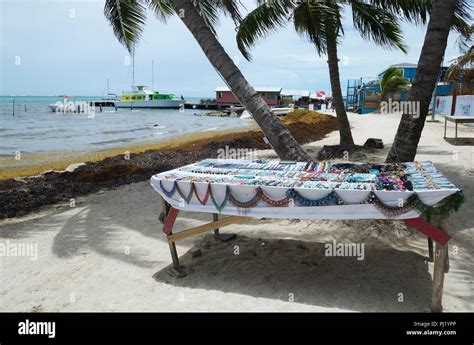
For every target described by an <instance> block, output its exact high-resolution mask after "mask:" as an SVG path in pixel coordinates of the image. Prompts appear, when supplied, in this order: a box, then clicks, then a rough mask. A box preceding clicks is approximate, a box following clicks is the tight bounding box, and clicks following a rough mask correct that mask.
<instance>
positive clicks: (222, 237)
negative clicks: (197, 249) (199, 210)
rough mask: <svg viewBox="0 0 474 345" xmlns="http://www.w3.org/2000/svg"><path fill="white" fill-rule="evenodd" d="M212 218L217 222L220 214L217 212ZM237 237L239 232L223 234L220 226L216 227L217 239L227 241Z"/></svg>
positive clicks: (215, 236)
mask: <svg viewBox="0 0 474 345" xmlns="http://www.w3.org/2000/svg"><path fill="white" fill-rule="evenodd" d="M212 220H213V221H214V222H217V221H218V220H219V215H218V214H217V213H213V214H212ZM236 237H237V234H221V233H220V232H219V228H216V229H214V238H215V239H216V240H219V241H222V242H227V241H230V240H232V239H234V238H236Z"/></svg>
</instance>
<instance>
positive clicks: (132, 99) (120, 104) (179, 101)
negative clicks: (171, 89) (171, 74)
mask: <svg viewBox="0 0 474 345" xmlns="http://www.w3.org/2000/svg"><path fill="white" fill-rule="evenodd" d="M184 102H185V100H184V99H183V98H177V97H176V96H175V95H174V94H171V93H160V92H157V91H151V90H149V89H148V88H147V87H146V86H132V91H131V92H128V93H123V94H122V96H121V97H120V100H119V101H116V102H115V106H116V107H117V108H162V109H165V108H168V109H179V108H180V107H181V106H182V105H184Z"/></svg>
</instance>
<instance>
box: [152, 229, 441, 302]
mask: <svg viewBox="0 0 474 345" xmlns="http://www.w3.org/2000/svg"><path fill="white" fill-rule="evenodd" d="M197 246H198V247H199V248H200V249H201V253H202V254H201V255H200V256H198V257H194V258H193V256H192V254H191V251H188V252H187V253H186V254H184V255H182V256H181V257H180V262H181V265H182V266H183V267H184V271H185V272H186V273H187V276H186V277H184V278H179V279H176V278H173V277H171V276H170V275H169V274H168V273H167V269H168V268H169V266H168V267H167V268H164V269H162V270H160V271H159V272H157V273H155V274H154V276H153V278H154V279H155V280H156V281H158V282H162V283H166V284H170V285H174V286H178V287H188V288H198V289H205V290H219V291H222V292H231V293H238V294H244V295H249V296H253V297H259V298H268V299H277V300H281V301H290V299H292V298H293V299H294V302H296V303H302V304H309V305H316V306H320V307H325V308H338V309H344V310H353V311H427V308H428V307H429V303H430V298H431V284H432V281H431V275H430V273H429V271H428V265H427V262H426V257H424V256H422V255H420V254H416V253H414V252H410V251H400V250H396V249H392V248H385V249H380V248H374V247H366V248H365V257H364V259H363V260H357V258H356V257H329V256H326V255H325V244H324V243H318V242H302V241H295V240H286V239H285V240H283V239H256V238H249V237H245V236H238V237H237V238H236V239H235V240H233V241H229V242H221V241H218V240H215V239H214V237H213V236H212V235H207V236H205V237H204V238H203V239H201V240H200V241H199V242H198V243H197ZM236 250H238V251H239V255H236V254H235V251H236Z"/></svg>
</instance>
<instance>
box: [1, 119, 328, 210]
mask: <svg viewBox="0 0 474 345" xmlns="http://www.w3.org/2000/svg"><path fill="white" fill-rule="evenodd" d="M298 118H300V120H298ZM283 122H284V123H285V124H286V126H287V127H288V129H289V130H290V132H291V133H292V134H293V136H294V137H295V139H296V140H297V141H298V142H299V143H301V144H305V143H308V142H312V141H316V140H320V139H322V138H323V137H324V136H325V135H327V134H328V133H330V132H331V131H333V130H336V129H337V121H336V118H335V117H333V116H329V115H323V114H319V113H316V112H312V114H311V113H310V114H308V112H307V111H306V112H304V111H300V113H298V111H295V112H294V113H293V114H291V115H289V116H287V118H286V119H284V120H283ZM226 146H228V147H231V148H246V149H269V148H270V147H269V146H268V145H267V144H266V143H265V142H264V140H263V133H262V132H261V131H260V130H251V131H246V132H236V133H226V134H219V135H217V136H215V137H213V138H206V139H196V140H192V141H189V142H187V143H183V144H181V145H179V146H178V147H176V148H172V149H163V150H147V151H145V152H141V153H132V154H130V157H127V159H126V158H125V157H124V155H117V156H114V157H109V158H105V159H103V160H100V161H96V162H87V163H86V164H84V165H82V166H79V167H78V168H76V169H75V170H74V171H72V172H68V171H62V172H56V171H51V172H47V173H44V174H42V175H39V176H33V177H24V178H17V179H8V180H0V219H3V218H11V217H17V216H23V215H26V214H28V213H30V212H32V211H35V210H37V209H39V208H40V207H41V206H43V205H51V204H55V203H58V202H61V201H65V200H69V199H71V198H77V197H78V196H83V195H86V194H89V193H94V192H98V191H100V190H103V189H112V188H116V187H118V186H121V185H124V184H129V183H134V182H139V181H144V180H148V179H149V178H150V177H151V176H152V175H153V174H157V173H160V172H163V171H166V170H170V169H174V168H177V167H179V166H183V165H187V164H191V163H194V162H196V161H199V160H202V159H205V158H215V157H217V156H218V153H219V149H225V147H226Z"/></svg>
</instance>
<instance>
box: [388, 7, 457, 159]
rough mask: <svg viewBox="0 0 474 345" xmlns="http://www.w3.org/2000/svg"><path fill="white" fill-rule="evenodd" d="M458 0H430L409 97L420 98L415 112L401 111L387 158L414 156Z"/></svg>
mask: <svg viewBox="0 0 474 345" xmlns="http://www.w3.org/2000/svg"><path fill="white" fill-rule="evenodd" d="M456 1H457V0H433V9H432V12H431V17H430V21H429V23H428V29H427V31H426V36H425V42H424V43H423V48H422V50H421V55H420V59H419V61H418V67H417V72H416V76H415V79H414V81H413V85H412V87H411V90H410V92H409V94H408V99H407V100H408V101H412V102H417V101H419V102H420V107H419V114H417V115H418V116H413V115H411V114H403V115H402V119H401V121H400V125H399V126H398V130H397V134H396V135H395V139H394V141H393V145H392V148H391V149H390V152H389V153H388V156H387V159H386V161H387V162H411V161H413V160H414V159H415V156H416V149H417V147H418V142H419V141H420V137H421V132H422V131H423V127H424V125H425V119H426V116H427V114H428V108H429V104H430V101H431V97H432V95H433V91H434V89H435V87H436V82H437V80H438V76H439V70H440V67H441V64H442V62H443V57H444V52H445V50H446V46H447V42H448V36H449V31H450V28H451V25H452V22H453V19H454V6H455V4H456Z"/></svg>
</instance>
